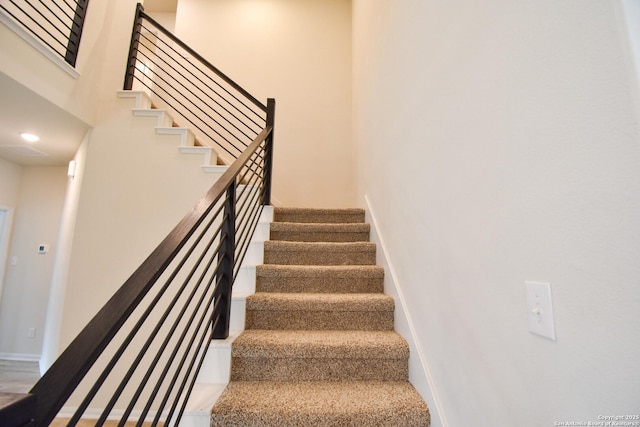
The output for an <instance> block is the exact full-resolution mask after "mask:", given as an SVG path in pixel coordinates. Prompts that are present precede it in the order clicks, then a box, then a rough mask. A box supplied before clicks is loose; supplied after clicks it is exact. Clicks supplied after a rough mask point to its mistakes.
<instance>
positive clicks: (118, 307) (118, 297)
mask: <svg viewBox="0 0 640 427" xmlns="http://www.w3.org/2000/svg"><path fill="white" fill-rule="evenodd" d="M272 130H273V128H272V127H267V128H265V129H264V130H263V131H262V132H261V133H260V134H259V135H258V136H257V137H256V138H255V139H254V141H253V143H252V144H251V145H249V147H247V149H246V150H245V151H244V152H243V153H242V154H241V155H240V156H239V157H238V159H237V160H236V161H235V162H234V163H233V164H232V165H231V166H230V167H229V169H228V170H227V171H226V172H225V173H224V174H223V175H222V176H221V177H220V178H219V179H218V181H216V183H215V184H214V185H213V186H212V187H211V189H210V190H209V191H208V192H207V193H206V194H205V195H204V197H202V198H201V199H200V201H198V203H196V205H195V206H194V207H193V208H192V209H191V211H190V212H189V213H188V214H187V215H185V217H184V218H183V219H182V220H181V221H180V222H179V223H178V225H176V226H175V228H174V229H173V230H172V231H171V232H170V233H169V235H167V237H165V239H164V240H163V241H162V242H161V243H160V244H159V245H158V246H157V247H156V249H155V250H154V251H153V252H152V253H151V255H149V257H148V258H147V259H146V260H145V261H144V262H143V263H142V265H140V267H139V268H138V269H137V270H136V271H135V272H134V273H133V274H132V275H131V276H130V277H129V279H128V280H127V281H126V282H125V283H124V284H123V285H122V286H121V287H120V289H119V290H118V291H117V292H116V293H115V294H114V295H113V297H111V299H110V300H109V301H108V302H107V303H106V304H105V306H104V307H103V308H102V309H101V310H100V311H99V312H98V313H97V314H96V315H95V317H94V318H93V319H92V320H91V321H90V322H89V323H88V324H87V326H86V327H85V328H84V329H83V330H82V331H81V332H80V334H78V336H77V337H76V338H75V339H74V340H73V341H72V342H71V344H69V346H68V347H67V349H66V350H65V351H64V352H63V353H62V354H61V355H60V357H59V358H58V359H57V360H56V361H55V362H54V364H53V365H52V366H51V368H50V369H49V370H48V371H47V372H46V373H45V375H44V376H43V377H42V378H41V379H40V380H39V381H38V382H37V383H36V385H35V386H34V387H33V388H32V389H31V391H30V394H32V395H35V396H36V399H37V409H36V414H35V420H36V425H37V426H46V425H49V423H50V422H51V421H52V420H53V419H54V417H55V416H56V414H57V413H58V411H59V410H60V409H61V408H62V407H63V405H64V403H65V402H66V401H67V399H68V398H69V396H70V395H71V394H72V393H73V391H74V390H75V388H76V387H77V386H78V384H79V383H80V382H81V381H82V379H83V378H84V376H85V375H86V373H87V372H88V371H89V369H90V368H91V367H92V366H93V364H94V363H95V362H96V360H97V359H98V357H99V356H100V354H101V353H102V352H103V351H104V349H105V348H106V347H107V345H108V344H109V343H110V342H111V340H112V339H113V337H114V336H115V335H116V333H117V332H118V331H119V330H120V328H121V327H122V325H123V324H124V323H125V321H126V320H127V319H128V318H129V316H130V315H131V313H132V312H133V311H134V309H135V308H136V307H137V306H138V304H139V303H140V301H141V300H142V299H143V298H144V297H145V295H146V294H147V293H148V292H149V290H150V289H151V287H152V286H153V284H154V283H155V282H156V281H157V280H158V278H159V277H160V276H161V274H162V273H163V272H164V271H165V269H166V268H167V266H168V265H169V264H170V263H171V261H172V260H173V259H174V258H175V256H176V255H177V254H178V252H179V251H180V249H182V247H183V246H184V245H185V243H186V242H187V240H188V239H189V237H191V236H192V235H193V233H194V231H195V230H196V228H197V227H198V226H199V225H200V224H201V223H202V222H203V220H204V218H205V216H206V215H207V214H208V213H209V212H210V211H211V210H212V209H213V207H214V206H215V204H216V203H217V202H218V201H219V200H220V199H221V198H222V197H223V196H224V195H225V194H226V192H227V189H228V188H229V187H230V186H231V185H235V184H234V183H235V180H236V177H237V176H238V174H239V173H240V171H241V170H242V168H243V166H244V165H245V164H246V163H247V162H248V161H249V160H250V159H251V156H252V155H253V154H254V153H255V152H256V150H257V149H258V148H259V147H260V146H261V144H262V143H263V142H265V141H267V139H269V138H271V133H272Z"/></svg>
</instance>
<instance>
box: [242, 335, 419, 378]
mask: <svg viewBox="0 0 640 427" xmlns="http://www.w3.org/2000/svg"><path fill="white" fill-rule="evenodd" d="M232 357H233V359H232V360H233V362H232V371H231V380H232V381H346V380H352V381H406V380H407V379H408V371H407V370H408V358H409V347H408V345H407V343H406V341H405V340H404V338H402V337H401V336H400V335H398V334H397V333H395V332H392V331H384V332H380V331H375V332H354V331H315V332H312V331H263V330H249V331H246V333H245V334H243V335H241V336H240V337H239V338H238V339H237V340H236V342H234V345H233V352H232Z"/></svg>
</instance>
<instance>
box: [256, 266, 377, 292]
mask: <svg viewBox="0 0 640 427" xmlns="http://www.w3.org/2000/svg"><path fill="white" fill-rule="evenodd" d="M383 291H384V269H383V268H382V267H379V266H372V265H366V266H304V265H300V266H294V265H259V266H257V267H256V292H292V293H298V292H307V293H312V292H314V293H331V292H341V293H367V292H370V293H377V292H383Z"/></svg>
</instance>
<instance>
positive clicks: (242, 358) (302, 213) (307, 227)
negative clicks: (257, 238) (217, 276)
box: [211, 208, 430, 427]
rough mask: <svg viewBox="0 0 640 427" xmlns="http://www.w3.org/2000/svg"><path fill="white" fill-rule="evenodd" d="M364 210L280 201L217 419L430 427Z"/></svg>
mask: <svg viewBox="0 0 640 427" xmlns="http://www.w3.org/2000/svg"><path fill="white" fill-rule="evenodd" d="M368 240H369V225H368V224H365V223H364V211H363V210H361V209H338V210H332V209H299V208H276V209H275V216H274V222H273V223H272V226H271V240H270V241H268V242H265V254H264V256H265V257H264V259H265V263H264V265H261V266H258V267H257V268H256V293H255V294H254V295H251V296H249V297H248V298H247V305H246V310H247V311H246V322H245V323H246V330H245V331H244V332H242V334H240V336H239V337H238V338H237V339H236V340H235V342H234V343H233V345H232V367H231V382H230V383H229V385H228V386H227V388H226V389H225V391H224V392H223V394H222V396H221V397H220V399H219V400H218V402H217V403H216V404H215V405H214V407H213V409H212V412H211V425H212V426H243V427H251V426H256V427H257V426H265V427H267V426H292V427H293V426H394V427H395V426H403V427H409V426H416V427H417V426H429V424H430V416H429V410H428V408H427V405H426V404H425V402H424V401H423V399H422V398H421V397H420V395H419V394H418V393H417V391H416V390H415V389H414V388H413V386H412V385H411V384H410V383H409V381H408V357H409V346H408V344H407V342H406V340H405V339H404V338H402V337H401V336H400V335H399V334H397V333H396V332H394V330H393V312H394V301H393V299H392V298H391V297H389V296H387V295H385V294H384V293H383V279H384V272H383V269H382V268H381V267H378V266H376V265H375V251H376V248H375V245H374V244H372V243H369V242H368Z"/></svg>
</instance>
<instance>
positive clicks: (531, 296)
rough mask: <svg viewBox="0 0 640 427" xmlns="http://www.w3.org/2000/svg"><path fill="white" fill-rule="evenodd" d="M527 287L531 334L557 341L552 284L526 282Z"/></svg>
mask: <svg viewBox="0 0 640 427" xmlns="http://www.w3.org/2000/svg"><path fill="white" fill-rule="evenodd" d="M524 283H525V285H526V287H527V313H528V314H527V316H528V320H529V332H532V333H534V334H538V335H542V336H543V337H546V338H550V339H552V340H554V341H555V339H556V327H555V323H554V319H553V304H552V302H551V284H550V283H542V282H524Z"/></svg>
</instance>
